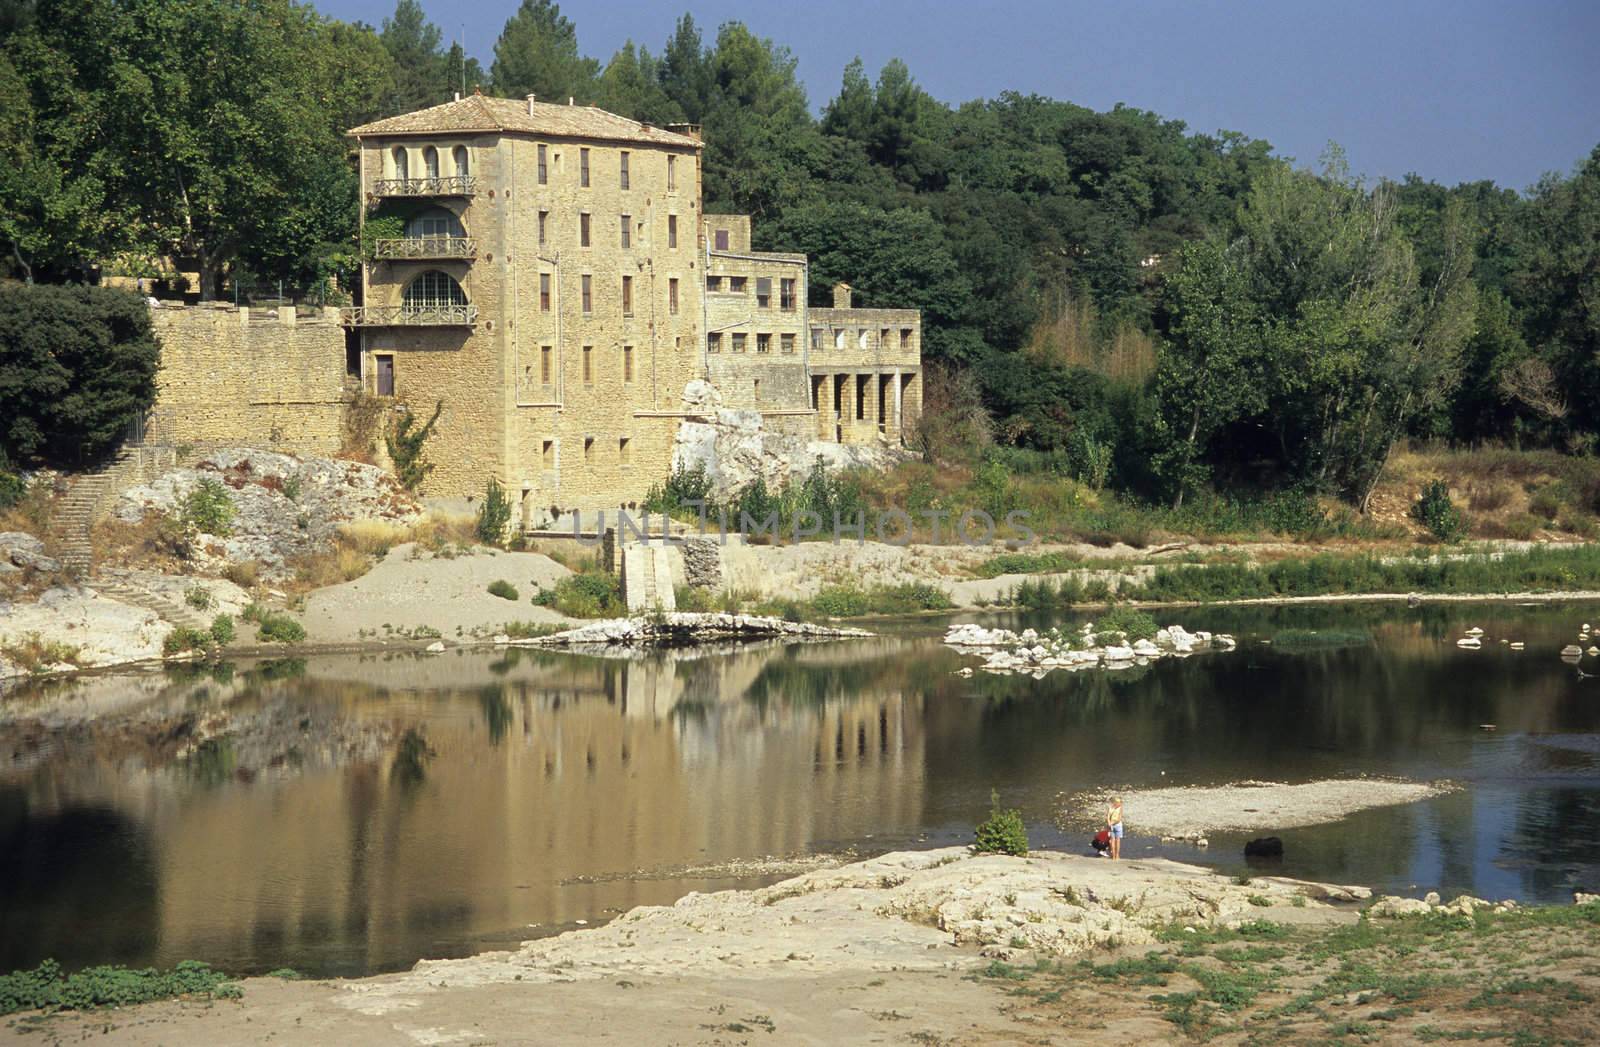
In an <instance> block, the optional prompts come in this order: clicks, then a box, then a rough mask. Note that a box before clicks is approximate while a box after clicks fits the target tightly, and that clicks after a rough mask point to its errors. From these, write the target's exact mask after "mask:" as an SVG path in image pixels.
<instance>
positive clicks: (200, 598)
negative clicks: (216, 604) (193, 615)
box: [183, 585, 211, 611]
mask: <svg viewBox="0 0 1600 1047" xmlns="http://www.w3.org/2000/svg"><path fill="white" fill-rule="evenodd" d="M183 602H184V603H186V604H188V605H189V606H190V607H193V608H194V609H195V610H197V611H209V610H211V590H210V589H207V588H206V587H205V586H203V585H193V586H190V587H189V591H188V592H186V593H184V594H183Z"/></svg>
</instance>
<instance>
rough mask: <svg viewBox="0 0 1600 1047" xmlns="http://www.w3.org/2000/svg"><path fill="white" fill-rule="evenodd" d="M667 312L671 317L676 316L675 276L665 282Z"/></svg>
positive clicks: (676, 284)
mask: <svg viewBox="0 0 1600 1047" xmlns="http://www.w3.org/2000/svg"><path fill="white" fill-rule="evenodd" d="M667 312H669V313H671V314H672V315H673V316H677V315H678V278H677V277H676V276H674V277H672V278H671V279H670V280H668V281H667Z"/></svg>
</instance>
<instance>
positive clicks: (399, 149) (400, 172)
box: [394, 145, 411, 178]
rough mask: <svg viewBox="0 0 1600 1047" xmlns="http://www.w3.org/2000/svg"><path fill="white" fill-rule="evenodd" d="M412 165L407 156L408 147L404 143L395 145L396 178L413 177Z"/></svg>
mask: <svg viewBox="0 0 1600 1047" xmlns="http://www.w3.org/2000/svg"><path fill="white" fill-rule="evenodd" d="M410 167H411V165H410V164H409V163H408V162H407V158H406V147H405V146H403V145H397V146H395V147H394V176H395V177H396V178H410V177H411V172H410Z"/></svg>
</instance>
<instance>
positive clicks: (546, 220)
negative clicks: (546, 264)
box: [539, 211, 550, 247]
mask: <svg viewBox="0 0 1600 1047" xmlns="http://www.w3.org/2000/svg"><path fill="white" fill-rule="evenodd" d="M549 226H550V212H549V211H540V212H539V246H540V247H543V246H544V244H545V240H547V239H548V237H547V236H546V233H548V232H549Z"/></svg>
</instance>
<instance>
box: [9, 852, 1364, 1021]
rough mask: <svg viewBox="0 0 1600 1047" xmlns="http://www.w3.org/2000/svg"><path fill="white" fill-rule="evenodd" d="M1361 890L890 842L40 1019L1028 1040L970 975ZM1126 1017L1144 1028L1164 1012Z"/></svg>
mask: <svg viewBox="0 0 1600 1047" xmlns="http://www.w3.org/2000/svg"><path fill="white" fill-rule="evenodd" d="M1366 896H1367V892H1365V891H1363V890H1361V889H1359V888H1341V887H1337V886H1332V885H1318V884H1306V883H1300V882H1297V881H1292V880H1285V879H1257V880H1255V881H1253V882H1252V883H1251V884H1250V885H1248V886H1240V885H1237V884H1235V883H1234V882H1233V881H1232V880H1230V879H1229V878H1226V877H1223V876H1220V875H1217V874H1215V873H1213V872H1211V871H1210V870H1207V869H1203V868H1199V867H1196V866H1190V865H1183V864H1179V863H1176V862H1170V861H1163V860H1136V861H1124V862H1118V863H1113V862H1109V861H1104V860H1100V859H1094V858H1085V857H1079V856H1073V855H1061V854H1053V853H1038V854H1035V855H1031V856H1029V857H1027V858H1008V857H1003V856H998V855H986V856H973V855H971V854H970V853H969V852H968V851H967V850H966V849H965V848H960V847H949V848H943V849H939V850H932V851H916V852H898V853H893V854H886V855H883V856H881V857H878V858H874V859H871V860H868V861H863V862H857V863H854V864H851V865H845V866H841V867H838V868H833V869H823V870H816V871H812V872H808V873H805V874H803V875H801V876H798V877H795V878H793V879H790V880H785V881H783V882H782V883H778V884H774V885H773V886H771V887H766V888H763V889H760V890H755V891H725V892H719V893H716V894H690V895H688V896H687V897H685V898H683V899H681V900H680V901H679V902H678V903H677V904H675V905H672V906H659V907H644V908H639V909H635V910H633V911H631V912H628V913H626V914H624V915H623V916H621V917H619V918H617V919H616V920H614V921H612V922H611V923H609V924H606V925H605V926H603V927H598V928H594V929H588V930H581V931H574V932H569V933H566V934H562V935H559V936H557V937H554V938H546V939H541V940H538V941H533V942H528V943H525V944H524V945H523V946H522V947H521V948H520V949H518V950H516V951H515V952H502V953H488V954H484V955H481V956H476V957H473V958H471V959H465V960H447V961H423V962H422V963H419V964H418V965H417V966H416V967H415V968H414V969H412V970H411V971H408V972H406V973H403V974H396V975H389V976H384V977H378V978H367V979H361V980H356V981H333V982H281V981H277V980H273V979H251V980H249V981H247V982H245V983H244V990H245V995H244V999H243V1000H242V1001H241V1002H238V1003H216V1004H197V1003H163V1004H153V1005H148V1006H144V1007H140V1008H136V1009H133V1010H130V1011H127V1012H110V1013H106V1012H100V1013H96V1014H93V1015H87V1016H76V1015H61V1016H58V1017H56V1018H54V1019H51V1021H50V1023H49V1030H50V1032H51V1033H52V1034H53V1035H55V1036H56V1037H58V1038H60V1039H63V1040H65V1039H76V1038H77V1037H78V1036H79V1035H82V1034H88V1033H90V1032H93V1033H95V1034H96V1035H95V1038H96V1039H97V1040H99V1041H100V1042H110V1043H134V1044H156V1043H164V1044H200V1043H205V1044H244V1043H251V1044H254V1043H260V1042H263V1041H266V1040H281V1041H283V1042H289V1043H309V1042H320V1043H326V1042H339V1043H354V1044H391V1043H400V1044H483V1043H533V1042H537V1043H545V1044H576V1043H591V1042H594V1041H596V1040H600V1039H609V1040H613V1041H615V1042H618V1043H626V1044H636V1043H638V1044H643V1043H650V1044H656V1043H683V1044H689V1043H694V1044H699V1043H706V1044H710V1043H742V1042H750V1043H770V1044H791V1043H807V1044H833V1043H871V1042H884V1043H888V1042H898V1043H908V1042H923V1043H942V1044H955V1043H1040V1042H1047V1043H1048V1042H1056V1043H1062V1042H1072V1041H1071V1040H1070V1039H1063V1038H1054V1037H1045V1038H1041V1036H1042V1034H1043V1033H1044V1030H1041V1029H1040V1028H1039V1027H1038V1026H1037V1025H1033V1024H1031V1023H1030V1022H1029V1021H1028V1020H1027V1019H1026V1018H1025V1017H1019V1016H1017V1015H1016V1014H1015V1013H1014V1012H1013V1007H1012V1006H1011V1003H1010V1001H1009V1000H1008V998H1007V997H1006V996H1005V994H1004V991H1003V985H1002V986H1000V987H997V985H996V983H995V982H993V981H990V980H985V981H974V980H971V979H970V978H969V975H970V973H971V972H972V971H973V970H974V969H976V968H978V967H981V966H983V965H985V964H988V963H989V962H991V961H993V960H1001V961H1004V962H1012V963H1019V964H1022V963H1029V964H1031V963H1032V962H1033V960H1034V959H1035V958H1037V957H1044V956H1049V957H1056V958H1059V957H1070V956H1073V955H1075V954H1078V953H1084V952H1091V951H1097V950H1104V949H1108V948H1117V947H1126V946H1137V945H1139V944H1140V943H1148V942H1151V941H1153V940H1154V935H1155V931H1157V930H1158V929H1160V928H1162V927H1165V926H1167V925H1168V924H1170V923H1172V922H1174V921H1178V922H1182V923H1187V924H1190V925H1194V926H1214V925H1219V924H1220V925H1236V924H1238V923H1241V922H1246V921H1250V920H1255V919H1261V918H1268V919H1273V920H1279V921H1282V922H1287V923H1299V924H1324V923H1329V922H1341V921H1350V920H1353V919H1354V918H1355V907H1354V906H1352V905H1339V904H1333V903H1330V902H1328V901H1326V900H1325V899H1328V898H1330V897H1344V898H1352V899H1354V898H1363V897H1366ZM1263 902H1265V903H1266V904H1265V905H1264V904H1263ZM1055 1031H1056V1032H1060V1031H1067V1032H1070V1030H1055ZM1124 1031H1125V1032H1126V1033H1128V1034H1130V1035H1135V1036H1136V1038H1138V1039H1140V1040H1141V1042H1142V1041H1143V1040H1145V1039H1147V1038H1148V1037H1147V1035H1146V1034H1148V1033H1152V1032H1160V1031H1161V1029H1160V1025H1159V1023H1157V1024H1156V1025H1155V1026H1153V1027H1149V1026H1146V1027H1141V1029H1134V1028H1132V1027H1129V1028H1128V1029H1126V1030H1124ZM12 1032H13V1033H14V1032H15V1029H13V1030H12Z"/></svg>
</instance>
